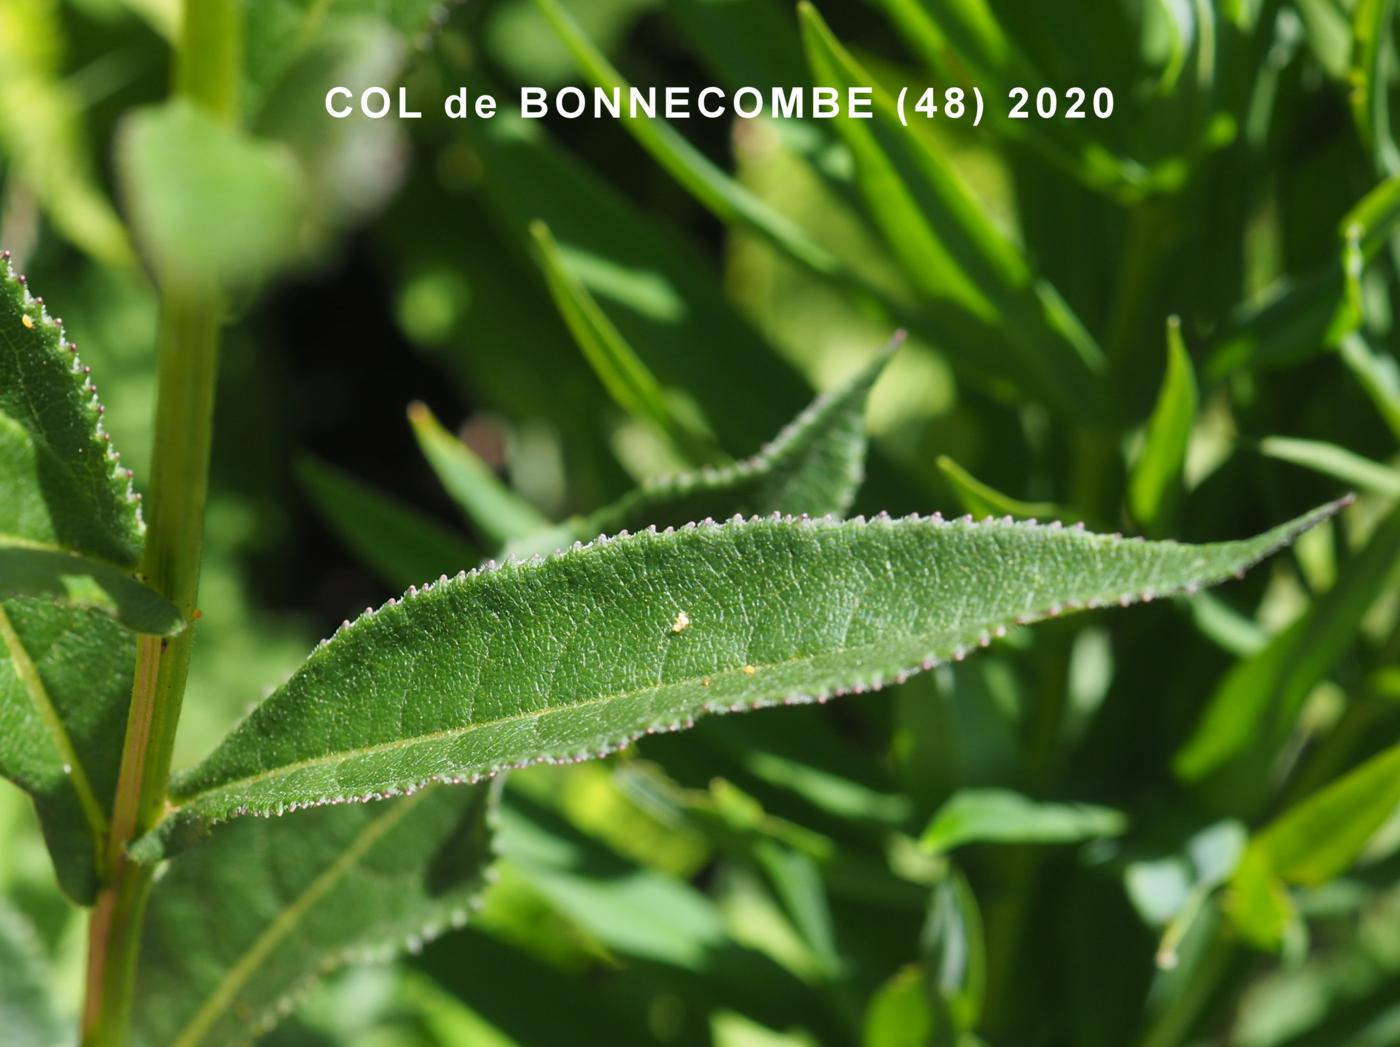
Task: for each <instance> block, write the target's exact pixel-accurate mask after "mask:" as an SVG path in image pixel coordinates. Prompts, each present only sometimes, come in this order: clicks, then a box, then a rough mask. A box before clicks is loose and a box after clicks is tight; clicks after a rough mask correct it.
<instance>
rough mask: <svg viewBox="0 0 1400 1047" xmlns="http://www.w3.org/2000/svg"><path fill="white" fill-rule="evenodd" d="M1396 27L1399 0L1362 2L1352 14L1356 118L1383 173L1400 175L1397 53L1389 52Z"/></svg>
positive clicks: (1352, 78)
mask: <svg viewBox="0 0 1400 1047" xmlns="http://www.w3.org/2000/svg"><path fill="white" fill-rule="evenodd" d="M1394 25H1395V0H1360V2H1359V3H1357V5H1356V7H1355V8H1354V9H1353V11H1352V16H1351V28H1352V53H1351V92H1350V95H1351V97H1350V100H1351V112H1352V119H1353V120H1354V121H1355V123H1356V130H1357V132H1358V133H1359V134H1360V135H1361V140H1362V142H1364V143H1365V145H1366V148H1367V149H1369V150H1370V151H1371V153H1372V156H1373V157H1374V158H1375V165H1376V169H1377V170H1378V171H1379V172H1381V173H1382V174H1396V173H1398V172H1400V149H1397V148H1396V145H1395V133H1394V131H1393V130H1392V129H1391V125H1390V87H1389V81H1390V80H1391V78H1392V76H1393V75H1394V69H1393V68H1389V67H1390V66H1391V65H1392V64H1393V58H1392V56H1393V55H1394V51H1393V50H1391V51H1390V52H1389V53H1387V47H1388V46H1393V43H1394V34H1393V29H1394ZM1387 34H1390V40H1389V41H1388V40H1387ZM1388 58H1392V61H1388V60H1387V59H1388Z"/></svg>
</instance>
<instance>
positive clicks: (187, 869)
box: [132, 788, 496, 1047]
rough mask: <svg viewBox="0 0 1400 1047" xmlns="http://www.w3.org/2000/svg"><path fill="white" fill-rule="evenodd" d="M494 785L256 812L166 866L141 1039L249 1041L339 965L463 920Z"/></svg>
mask: <svg viewBox="0 0 1400 1047" xmlns="http://www.w3.org/2000/svg"><path fill="white" fill-rule="evenodd" d="M495 792H496V791H495V790H494V789H443V788H436V789H427V790H424V791H422V792H420V793H417V794H416V795H414V796H410V797H405V798H401V799H399V800H397V801H395V802H394V803H391V804H388V803H386V804H374V805H368V806H361V805H355V806H349V807H335V808H327V809H324V810H318V811H308V812H304V813H302V814H299V815H297V816H296V817H295V818H288V819H284V820H281V821H266V820H263V819H260V818H250V819H248V820H246V821H244V822H242V823H240V824H239V825H238V826H236V827H235V828H234V829H233V830H232V831H230V832H228V833H226V834H221V835H220V837H219V839H218V840H215V841H213V842H211V844H210V845H209V846H208V847H206V848H202V849H200V850H199V851H196V852H195V853H193V854H190V855H188V856H186V858H185V859H184V860H182V861H180V862H178V863H175V864H174V865H172V866H171V867H170V868H169V869H168V870H167V871H166V873H165V875H164V876H162V877H161V878H160V880H158V881H157V882H156V885H155V887H154V888H153V890H152V892H151V898H150V901H149V903H148V908H147V915H146V928H145V933H144V936H143V938H142V943H141V964H140V967H139V969H138V973H137V979H136V990H135V992H136V995H135V1003H134V1006H133V1008H132V1013H133V1014H134V1015H135V1040H136V1042H137V1043H140V1044H153V1045H155V1044H160V1045H165V1044H180V1045H182V1047H191V1045H194V1044H200V1043H207V1044H227V1043H243V1042H247V1041H251V1040H252V1039H253V1038H255V1037H256V1036H258V1035H260V1034H261V1033H263V1032H266V1031H267V1029H268V1028H270V1027H271V1026H272V1025H273V1024H274V1023H275V1022H276V1021H277V1019H278V1018H280V1017H282V1016H283V1015H284V1014H285V1013H286V1011H287V1009H288V1008H289V1007H290V1006H291V1004H292V1003H294V1002H295V1000H296V998H297V997H298V996H299V995H300V994H301V993H303V992H304V991H305V990H306V989H307V988H308V987H309V986H310V985H311V984H312V983H313V982H315V981H316V980H317V979H318V978H320V977H321V976H323V975H324V974H326V973H327V972H329V971H331V970H333V969H335V968H336V967H340V966H343V965H345V964H348V963H362V962H368V961H372V960H382V959H386V958H388V957H391V956H393V955H394V954H396V953H398V952H400V951H402V950H403V949H405V948H408V949H417V948H419V947H420V946H421V944H422V943H423V942H424V941H427V940H430V939H432V938H435V937H437V936H438V935H440V934H442V933H443V932H445V931H447V930H448V929H449V928H451V927H457V926H461V924H462V923H463V922H465V920H466V919H467V914H468V912H469V911H470V910H471V909H474V908H475V907H476V905H477V904H478V895H479V893H480V890H481V888H482V885H483V876H484V874H485V872H486V869H487V866H488V864H489V863H490V861H491V857H492V847H491V842H490V831H491V830H490V818H491V817H492V809H493V807H494V803H495Z"/></svg>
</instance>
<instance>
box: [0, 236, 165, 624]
mask: <svg viewBox="0 0 1400 1047" xmlns="http://www.w3.org/2000/svg"><path fill="white" fill-rule="evenodd" d="M88 372H89V369H88V368H87V367H85V366H83V364H82V361H81V360H79V359H78V355H77V347H76V346H75V345H73V344H72V343H71V342H68V341H67V340H66V336H65V332H64V329H63V324H62V322H61V321H59V320H57V319H55V318H54V317H52V316H51V315H50V314H49V312H48V310H47V309H46V308H45V306H44V303H43V300H42V299H38V298H34V297H32V296H31V295H30V293H29V287H28V285H27V283H26V281H25V279H24V277H22V276H18V275H16V274H15V272H14V270H13V269H12V268H11V266H10V261H9V253H8V252H5V253H4V254H3V255H0V599H5V598H8V597H13V596H43V597H47V598H49V599H52V600H55V601H57V602H59V603H63V604H67V605H69V606H77V607H95V608H99V609H101V610H103V611H105V612H106V613H108V614H110V615H112V616H113V617H115V618H117V619H118V620H120V621H122V622H123V623H124V624H126V625H128V626H130V627H131V628H133V629H138V630H140V631H142V632H148V633H160V634H173V633H177V632H179V631H180V629H181V628H182V627H183V625H184V622H183V620H182V619H181V617H180V613H179V611H178V610H176V608H175V607H173V606H172V605H171V604H169V603H167V602H166V601H165V600H163V599H161V598H160V597H158V596H157V595H156V594H155V593H153V592H151V591H150V590H149V589H147V588H146V587H145V586H144V585H142V584H140V582H138V581H136V580H135V578H134V577H133V576H132V573H133V571H134V570H135V568H136V564H137V560H138V559H139V557H140V553H141V542H142V535H143V528H142V525H141V514H140V511H139V509H138V502H137V496H136V495H135V494H134V493H133V492H132V490H131V473H130V471H129V470H126V469H123V468H121V466H120V464H119V463H120V456H119V455H118V454H117V453H116V452H115V451H114V450H113V449H112V445H111V437H110V436H109V435H108V433H107V430H106V428H105V427H104V425H103V422H102V415H103V412H104V410H105V408H103V406H102V405H101V404H100V403H99V402H98V400H97V388H96V387H95V386H94V385H93V384H92V382H91V381H90V380H89V378H88Z"/></svg>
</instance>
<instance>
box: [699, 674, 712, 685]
mask: <svg viewBox="0 0 1400 1047" xmlns="http://www.w3.org/2000/svg"><path fill="white" fill-rule="evenodd" d="M700 686H701V687H708V686H710V678H709V677H708V676H706V677H704V678H703V679H702V680H701V681H700Z"/></svg>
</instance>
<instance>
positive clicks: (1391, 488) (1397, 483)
mask: <svg viewBox="0 0 1400 1047" xmlns="http://www.w3.org/2000/svg"><path fill="white" fill-rule="evenodd" d="M1259 451H1260V453H1261V454H1264V455H1266V456H1268V457H1269V458H1277V459H1278V460H1279V461H1281V462H1292V463H1293V464H1294V465H1301V466H1302V467H1303V468H1305V469H1311V470H1312V471H1313V472H1316V473H1321V474H1322V475H1323V476H1330V477H1331V478H1332V479H1334V480H1340V481H1341V482H1342V483H1344V484H1347V485H1348V486H1351V487H1359V488H1360V489H1361V490H1363V491H1372V492H1374V493H1376V494H1380V495H1385V496H1387V497H1391V498H1394V497H1397V496H1400V469H1393V468H1391V467H1390V466H1388V465H1382V464H1381V463H1380V462H1373V461H1371V459H1369V458H1363V457H1362V456H1361V455H1359V454H1356V453H1355V452H1354V451H1348V450H1347V449H1346V448H1345V447H1338V446H1337V445H1336V444H1330V443H1326V442H1324V441H1322V440H1299V439H1296V438H1294V437H1289V436H1268V437H1265V438H1264V439H1263V440H1260V441H1259Z"/></svg>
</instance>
